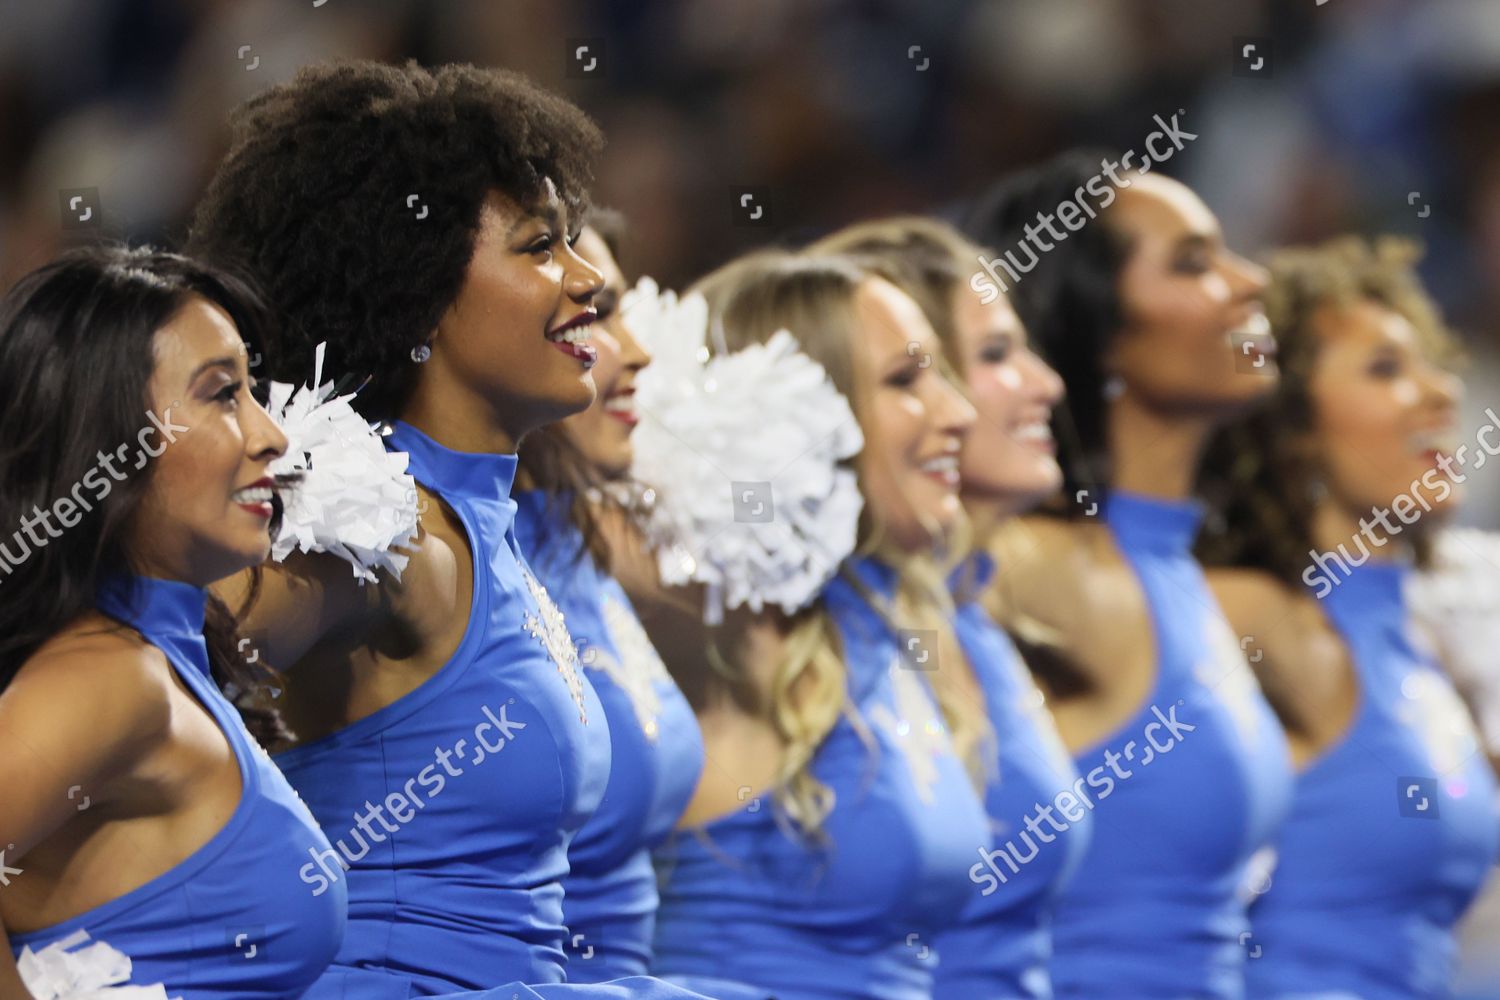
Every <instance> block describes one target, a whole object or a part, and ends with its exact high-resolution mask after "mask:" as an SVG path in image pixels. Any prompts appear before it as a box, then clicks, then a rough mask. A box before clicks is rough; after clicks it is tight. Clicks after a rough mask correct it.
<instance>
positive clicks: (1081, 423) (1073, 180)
mask: <svg viewBox="0 0 1500 1000" xmlns="http://www.w3.org/2000/svg"><path fill="white" fill-rule="evenodd" d="M1104 160H1105V154H1104V151H1102V150H1073V151H1070V152H1066V153H1063V154H1061V155H1059V156H1057V157H1054V158H1053V159H1051V160H1049V161H1047V162H1045V163H1042V164H1040V165H1038V166H1036V167H1033V168H1031V169H1029V170H1025V171H1022V172H1020V173H1017V174H1013V175H1011V176H1009V177H1006V178H1004V179H1002V180H1000V181H998V182H997V183H996V184H995V185H994V186H993V187H991V188H990V189H989V190H988V191H987V192H985V194H984V195H983V196H981V197H980V198H979V199H977V200H976V201H975V203H974V204H973V206H972V208H971V209H970V211H969V214H968V217H967V219H966V220H965V229H966V230H967V231H968V233H969V235H970V236H971V237H972V238H973V239H974V240H975V241H977V242H979V243H980V244H983V245H984V246H987V247H991V248H993V251H994V252H995V253H997V254H1005V253H1006V252H1007V251H1008V252H1009V253H1010V254H1014V255H1015V256H1014V257H1012V258H1009V259H1010V262H1011V265H1012V266H1013V267H1015V268H1017V269H1020V268H1022V267H1023V266H1024V265H1023V264H1022V263H1021V256H1022V255H1020V254H1018V253H1017V250H1016V248H1017V247H1018V246H1019V245H1020V244H1021V242H1022V241H1023V240H1024V239H1025V238H1026V235H1025V227H1026V226H1027V225H1028V224H1031V225H1033V226H1034V225H1035V223H1036V222H1037V221H1038V214H1039V213H1043V212H1047V213H1052V212H1055V211H1056V210H1057V208H1058V206H1059V205H1061V204H1062V203H1063V202H1068V201H1074V200H1076V199H1077V198H1078V197H1079V193H1080V192H1087V193H1088V194H1089V195H1092V196H1093V197H1092V198H1090V200H1089V205H1090V206H1091V207H1092V208H1094V209H1095V210H1096V211H1097V212H1098V216H1099V217H1098V218H1095V219H1091V220H1090V221H1088V222H1087V223H1086V224H1085V225H1083V226H1081V227H1080V228H1079V229H1077V230H1076V231H1073V232H1070V233H1069V234H1068V237H1067V239H1065V240H1061V241H1059V242H1057V243H1055V244H1054V245H1053V248H1052V250H1050V251H1048V252H1046V253H1042V254H1036V255H1034V256H1033V263H1032V266H1031V269H1030V270H1027V271H1025V272H1024V273H1022V274H1020V275H1019V280H1017V281H1016V282H1015V283H1014V284H1013V285H1011V286H1010V287H1009V288H1008V289H1007V290H1006V294H1008V295H1009V296H1010V301H1011V304H1012V305H1013V306H1015V309H1016V314H1017V315H1018V316H1020V318H1021V322H1022V323H1023V324H1024V325H1025V327H1026V332H1027V334H1028V335H1029V336H1030V337H1031V340H1032V343H1033V344H1035V345H1036V350H1037V353H1039V354H1040V355H1042V356H1043V357H1044V358H1046V359H1047V362H1048V364H1050V365H1051V366H1052V367H1053V369H1055V370H1056V371H1057V373H1058V374H1059V375H1060V376H1062V380H1063V384H1064V385H1066V386H1067V390H1068V394H1067V398H1066V399H1065V400H1063V402H1062V403H1061V404H1059V405H1058V406H1057V407H1056V408H1055V409H1054V410H1053V417H1052V426H1053V431H1054V435H1055V437H1056V439H1057V461H1058V465H1059V466H1061V467H1062V473H1063V487H1062V491H1061V492H1060V493H1059V494H1058V495H1057V496H1056V497H1054V498H1053V500H1052V501H1050V502H1048V503H1046V504H1044V505H1043V506H1042V507H1040V508H1038V512H1039V513H1046V514H1054V515H1060V516H1064V517H1069V518H1075V517H1078V516H1079V515H1080V514H1081V513H1082V512H1083V510H1084V509H1085V507H1084V505H1083V504H1082V503H1080V502H1078V500H1079V498H1080V497H1082V496H1083V494H1084V492H1085V491H1087V497H1088V499H1090V500H1092V501H1096V502H1099V503H1102V502H1103V501H1104V499H1105V498H1106V497H1107V495H1108V492H1109V483H1110V480H1111V478H1112V477H1113V466H1112V463H1111V461H1110V455H1109V434H1108V428H1107V426H1106V417H1107V412H1108V405H1107V401H1106V400H1105V395H1104V388H1105V381H1106V379H1107V374H1106V372H1105V370H1104V362H1103V359H1104V357H1105V355H1106V353H1107V351H1108V348H1109V346H1110V344H1111V343H1112V342H1113V340H1114V338H1115V336H1116V335H1117V334H1118V333H1119V331H1120V328H1121V327H1122V326H1123V324H1124V319H1125V317H1124V310H1123V307H1122V306H1121V303H1120V273H1121V272H1122V271H1123V270H1124V267H1125V263H1126V261H1127V259H1128V257H1129V254H1130V245H1129V243H1128V242H1127V241H1126V240H1125V238H1124V237H1123V236H1122V235H1121V234H1120V233H1119V231H1118V230H1116V229H1115V228H1113V227H1112V226H1111V225H1110V224H1109V220H1108V216H1107V214H1106V213H1107V212H1108V211H1109V209H1108V204H1106V199H1105V198H1104V197H1103V196H1102V195H1099V194H1097V193H1096V192H1097V191H1098V186H1097V185H1098V183H1099V182H1098V181H1097V180H1096V178H1097V177H1098V176H1099V175H1100V173H1101V168H1102V166H1103V163H1104ZM1091 184H1092V185H1094V186H1092V187H1091V186H1090V185H1091ZM1113 200H1114V198H1113V197H1110V198H1108V199H1107V201H1108V202H1109V203H1112V202H1113ZM1007 624H1008V625H1009V626H1010V628H1009V631H1010V633H1011V637H1012V638H1013V639H1014V640H1015V643H1016V647H1017V649H1019V650H1020V652H1021V655H1022V657H1023V658H1024V659H1025V661H1026V664H1027V666H1028V667H1029V668H1030V669H1031V672H1032V673H1033V674H1034V675H1035V676H1036V677H1038V678H1039V679H1041V680H1042V682H1043V683H1044V684H1045V685H1046V686H1047V688H1048V689H1049V690H1050V691H1051V693H1052V694H1053V696H1054V697H1058V698H1070V697H1076V696H1078V695H1080V694H1083V693H1085V692H1087V691H1089V690H1091V689H1092V682H1091V681H1090V680H1089V678H1088V674H1087V673H1086V672H1085V671H1084V670H1083V669H1082V668H1081V667H1080V666H1079V665H1078V664H1077V663H1075V662H1074V661H1073V660H1072V658H1071V657H1070V656H1068V655H1067V654H1066V653H1065V652H1064V651H1063V650H1062V648H1061V647H1060V646H1059V645H1058V643H1057V641H1056V639H1055V637H1053V636H1051V635H1049V634H1048V633H1047V631H1046V630H1045V629H1043V628H1039V627H1038V626H1037V624H1036V623H1035V622H1033V621H1032V620H1031V619H1030V618H1029V617H1028V616H1025V615H1019V614H1017V615H1014V616H1012V617H1011V619H1010V620H1009V621H1008V623H1007Z"/></svg>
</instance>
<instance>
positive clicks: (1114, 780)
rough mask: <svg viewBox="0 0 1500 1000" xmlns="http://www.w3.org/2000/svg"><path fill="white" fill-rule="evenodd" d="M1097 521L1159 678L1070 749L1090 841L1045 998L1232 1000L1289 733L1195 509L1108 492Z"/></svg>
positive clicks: (1285, 804)
mask: <svg viewBox="0 0 1500 1000" xmlns="http://www.w3.org/2000/svg"><path fill="white" fill-rule="evenodd" d="M1104 516H1105V518H1106V521H1107V523H1108V526H1109V529H1110V532H1111V533H1112V535H1113V536H1114V539H1115V542H1116V544H1117V545H1118V546H1119V548H1120V550H1121V552H1122V553H1123V554H1124V557H1125V560H1126V561H1127V562H1128V563H1129V565H1130V567H1131V568H1132V569H1133V570H1134V572H1135V575H1136V577H1137V579H1138V580H1139V581H1140V585H1141V588H1142V591H1143V592H1144V594H1145V599H1146V604H1147V606H1148V607H1149V608H1150V614H1151V624H1152V628H1153V630H1154V632H1155V642H1156V658H1157V676H1156V681H1155V684H1154V686H1153V688H1152V691H1151V693H1150V695H1149V696H1148V697H1147V698H1146V701H1145V703H1144V704H1143V705H1142V707H1141V708H1140V710H1139V711H1138V712H1136V714H1135V716H1134V717H1133V718H1131V719H1130V721H1128V722H1126V723H1125V724H1124V725H1123V726H1121V727H1120V729H1119V730H1118V731H1117V732H1116V733H1115V734H1114V735H1112V736H1110V737H1109V738H1108V739H1106V740H1104V741H1103V742H1101V743H1100V744H1099V745H1098V746H1096V747H1093V748H1090V749H1088V750H1085V751H1084V752H1082V753H1079V754H1075V755H1074V762H1075V764H1076V765H1077V767H1078V773H1079V774H1081V775H1083V780H1082V782H1081V783H1080V784H1079V785H1078V791H1079V793H1080V797H1081V798H1082V799H1083V800H1084V802H1085V803H1086V804H1087V806H1088V808H1089V809H1090V811H1091V812H1092V813H1093V817H1094V833H1093V842H1092V845H1091V847H1090V849H1089V852H1088V853H1087V854H1086V855H1085V857H1084V859H1083V863H1082V864H1081V865H1080V866H1079V868H1078V871H1077V872H1076V873H1075V875H1074V877H1073V879H1072V881H1071V882H1070V883H1069V886H1068V888H1067V890H1066V891H1065V892H1064V893H1063V896H1062V899H1061V901H1060V902H1059V905H1058V908H1057V912H1056V917H1055V922H1054V925H1053V949H1054V951H1053V956H1054V957H1053V965H1052V981H1053V989H1054V991H1055V992H1056V994H1057V996H1058V997H1064V998H1078V1000H1098V998H1101V997H1108V998H1110V1000H1169V998H1179V997H1194V998H1204V997H1207V998H1214V1000H1234V998H1239V997H1242V996H1244V995H1245V992H1244V977H1245V962H1246V954H1247V950H1248V949H1247V947H1246V946H1245V943H1244V942H1245V941H1246V939H1247V935H1248V931H1249V924H1248V921H1247V919H1246V914H1245V901H1244V900H1245V898H1246V896H1247V895H1248V893H1247V884H1248V883H1252V882H1256V881H1258V879H1254V878H1251V865H1250V860H1251V856H1252V855H1254V854H1256V853H1257V852H1258V851H1261V850H1262V849H1263V848H1265V847H1266V846H1267V845H1268V844H1269V843H1270V842H1271V840H1272V837H1273V836H1274V834H1275V832H1276V830H1277V829H1278V827H1279V826H1280V824H1281V822H1282V820H1283V818H1284V817H1285V815H1286V813H1287V810H1288V808H1289V805H1290V801H1291V793H1292V768H1291V757H1290V753H1289V751H1288V749H1287V744H1286V737H1285V735H1284V734H1283V733H1282V730H1281V726H1280V724H1279V722H1278V721H1277V719H1276V717H1275V716H1274V715H1273V714H1272V712H1271V709H1270V706H1269V705H1268V704H1267V703H1266V701H1265V698H1264V697H1263V696H1262V694H1261V691H1260V686H1259V685H1258V684H1257V683H1256V681H1255V678H1254V675H1253V674H1252V673H1251V672H1250V668H1249V665H1248V664H1247V663H1246V661H1245V657H1244V654H1243V653H1242V651H1241V647H1240V644H1239V641H1238V640H1237V639H1236V638H1235V636H1234V633H1233V632H1232V630H1231V629H1230V628H1229V626H1228V625H1227V624H1226V623H1225V621H1224V618H1223V615H1222V613H1221V612H1220V610H1219V606H1218V604H1217V602H1216V601H1215V600H1214V598H1213V595H1212V593H1211V592H1210V591H1209V589H1208V584H1207V583H1206V581H1205V580H1204V577H1203V572H1202V570H1201V568H1200V567H1199V565H1198V563H1197V561H1196V560H1195V559H1194V558H1193V555H1192V544H1193V539H1194V537H1195V536H1196V534H1197V531H1198V524H1199V522H1200V520H1201V518H1202V508H1201V507H1200V506H1199V505H1197V504H1195V503H1192V502H1184V501H1176V502H1174V501H1168V500H1159V499H1154V498H1150V497H1145V496H1140V495H1136V494H1130V493H1124V492H1119V491H1116V492H1114V493H1112V494H1111V495H1110V498H1109V502H1108V503H1107V505H1106V507H1105V511H1104Z"/></svg>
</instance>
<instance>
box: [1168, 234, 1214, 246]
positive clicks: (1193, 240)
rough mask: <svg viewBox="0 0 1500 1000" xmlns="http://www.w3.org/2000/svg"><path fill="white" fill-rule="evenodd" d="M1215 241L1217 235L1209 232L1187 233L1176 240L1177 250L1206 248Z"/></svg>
mask: <svg viewBox="0 0 1500 1000" xmlns="http://www.w3.org/2000/svg"><path fill="white" fill-rule="evenodd" d="M1216 242H1217V237H1216V236H1214V235H1211V234H1209V233H1189V234H1188V235H1186V236H1184V237H1183V238H1182V239H1180V240H1178V241H1177V249H1178V250H1198V249H1208V248H1209V247H1212V246H1213V245H1214V244H1215V243H1216Z"/></svg>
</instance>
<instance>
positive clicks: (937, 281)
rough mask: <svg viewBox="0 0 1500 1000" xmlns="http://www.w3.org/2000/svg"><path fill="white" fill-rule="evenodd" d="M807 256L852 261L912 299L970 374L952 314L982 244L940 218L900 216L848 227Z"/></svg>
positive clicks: (958, 367)
mask: <svg viewBox="0 0 1500 1000" xmlns="http://www.w3.org/2000/svg"><path fill="white" fill-rule="evenodd" d="M807 252H808V253H810V254H839V255H841V256H846V257H852V258H854V259H855V260H857V261H858V262H859V264H860V265H861V266H863V267H865V268H866V269H867V270H870V271H873V272H874V273H875V274H878V275H880V277H882V278H884V279H886V280H887V281H889V282H890V283H891V284H893V285H895V286H896V287H897V288H900V289H901V290H902V291H903V292H905V293H906V294H907V295H910V296H911V297H912V299H913V300H914V301H915V302H916V303H917V305H918V306H920V307H921V309H922V313H923V315H925V316H926V317H927V322H929V323H931V324H932V329H933V332H934V333H936V334H937V336H938V342H939V343H941V344H942V345H943V353H944V354H945V355H946V357H947V360H948V363H949V364H950V365H951V366H952V368H953V370H954V371H955V372H957V373H958V374H959V375H960V376H962V375H965V374H967V373H966V372H965V365H964V352H963V345H962V344H960V343H959V339H958V325H957V324H956V323H955V322H954V315H953V313H954V305H955V299H956V297H957V296H958V295H959V294H960V293H962V292H963V291H965V290H966V289H967V285H966V284H965V278H966V276H967V274H968V273H970V272H972V271H973V270H974V266H975V265H974V261H975V260H977V259H978V257H979V256H980V255H981V254H982V253H983V252H984V251H983V248H981V247H980V246H979V244H977V243H974V242H973V241H971V240H970V239H969V238H968V237H966V236H964V234H963V233H961V232H959V231H958V230H957V229H955V228H954V227H953V226H950V225H949V224H948V223H946V222H944V221H942V220H941V219H934V218H930V217H928V216H925V215H897V216H893V217H891V218H889V219H873V220H871V221H868V222H857V223H855V224H854V225H852V226H845V227H844V228H843V229H840V230H838V231H837V232H835V233H832V234H830V235H828V236H825V237H823V238H822V239H821V240H818V241H817V242H816V243H813V244H812V245H810V246H809V247H808V248H807Z"/></svg>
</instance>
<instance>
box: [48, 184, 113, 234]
mask: <svg viewBox="0 0 1500 1000" xmlns="http://www.w3.org/2000/svg"><path fill="white" fill-rule="evenodd" d="M57 200H58V203H59V205H60V206H61V209H62V226H63V228H64V229H98V228H99V227H100V226H101V225H102V224H103V215H104V210H103V208H102V207H101V206H100V204H99V189H98V188H96V187H86V188H63V189H62V190H60V191H58V192H57Z"/></svg>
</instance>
